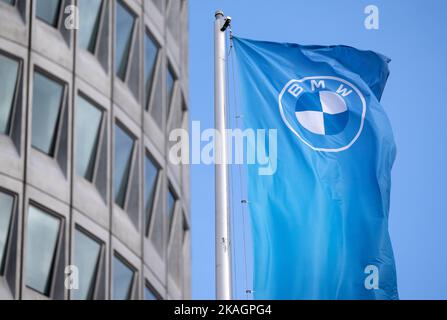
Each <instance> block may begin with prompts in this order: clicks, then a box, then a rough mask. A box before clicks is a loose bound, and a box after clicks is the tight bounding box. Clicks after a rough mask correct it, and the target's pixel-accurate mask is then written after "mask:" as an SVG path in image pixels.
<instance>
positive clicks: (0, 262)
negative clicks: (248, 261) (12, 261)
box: [0, 186, 18, 278]
mask: <svg viewBox="0 0 447 320" xmlns="http://www.w3.org/2000/svg"><path fill="white" fill-rule="evenodd" d="M0 192H1V193H3V194H6V195H8V196H11V197H12V198H13V203H12V209H11V218H10V222H9V226H8V231H7V234H6V241H5V248H4V251H3V256H0V278H3V277H5V272H6V266H7V264H8V260H9V258H10V257H9V255H10V246H11V241H12V239H11V237H12V233H11V230H12V227H13V225H14V219H15V217H16V213H17V210H18V194H17V193H15V192H13V191H10V190H8V189H5V188H3V187H1V186H0Z"/></svg>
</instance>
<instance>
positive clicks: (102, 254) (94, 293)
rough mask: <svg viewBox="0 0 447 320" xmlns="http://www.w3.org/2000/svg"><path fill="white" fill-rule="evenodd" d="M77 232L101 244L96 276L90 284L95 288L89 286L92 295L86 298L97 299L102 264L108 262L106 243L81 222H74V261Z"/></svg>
mask: <svg viewBox="0 0 447 320" xmlns="http://www.w3.org/2000/svg"><path fill="white" fill-rule="evenodd" d="M76 231H77V232H81V233H83V234H84V236H86V237H88V238H90V240H92V241H95V242H97V243H98V244H99V245H100V247H101V248H100V251H99V256H98V261H97V262H96V266H95V278H94V280H93V281H92V283H91V284H90V285H93V288H89V295H91V298H88V299H86V300H97V299H98V293H99V284H100V279H101V266H102V265H103V264H104V263H105V262H106V261H105V260H106V259H105V254H106V243H105V242H104V241H103V240H101V239H100V238H99V237H97V236H96V235H94V234H93V233H92V232H90V231H88V230H87V228H85V227H83V226H82V225H81V224H79V223H77V222H75V223H74V227H73V242H72V243H73V244H74V245H72V250H73V258H72V261H73V262H75V261H74V253H75V246H76V241H75V234H76ZM68 291H69V299H70V300H73V296H72V291H71V290H68Z"/></svg>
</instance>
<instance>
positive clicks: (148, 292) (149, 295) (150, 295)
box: [144, 285, 158, 300]
mask: <svg viewBox="0 0 447 320" xmlns="http://www.w3.org/2000/svg"><path fill="white" fill-rule="evenodd" d="M144 300H158V298H157V295H156V294H155V293H154V292H153V291H152V289H151V288H149V287H148V286H147V285H146V286H145V287H144Z"/></svg>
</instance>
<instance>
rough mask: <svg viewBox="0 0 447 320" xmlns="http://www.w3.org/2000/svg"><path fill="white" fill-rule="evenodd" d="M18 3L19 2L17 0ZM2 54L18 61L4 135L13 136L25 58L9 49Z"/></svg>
mask: <svg viewBox="0 0 447 320" xmlns="http://www.w3.org/2000/svg"><path fill="white" fill-rule="evenodd" d="M16 3H17V2H16ZM0 55H3V56H5V57H6V58H9V59H11V60H15V61H16V62H17V63H18V66H17V79H16V83H15V86H14V95H13V98H12V102H11V112H10V114H9V119H8V126H7V130H6V131H7V132H6V133H5V134H3V135H5V136H7V137H11V135H12V132H13V131H14V128H15V123H14V121H13V120H14V118H15V116H16V112H17V109H18V108H20V106H18V105H17V102H18V99H19V94H20V93H19V91H21V90H20V84H21V83H22V75H23V59H21V58H19V57H17V56H15V55H13V54H11V53H9V52H8V51H5V50H2V49H0Z"/></svg>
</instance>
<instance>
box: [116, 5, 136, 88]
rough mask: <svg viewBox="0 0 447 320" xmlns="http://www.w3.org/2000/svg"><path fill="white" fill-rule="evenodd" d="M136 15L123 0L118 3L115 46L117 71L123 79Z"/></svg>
mask: <svg viewBox="0 0 447 320" xmlns="http://www.w3.org/2000/svg"><path fill="white" fill-rule="evenodd" d="M134 26H135V16H134V15H133V13H131V11H130V10H129V9H128V8H127V7H126V6H125V5H124V4H123V3H122V2H121V1H118V2H117V3H116V26H115V35H116V48H115V52H116V54H115V72H116V74H117V76H118V77H119V78H120V79H121V80H123V81H124V80H125V78H126V71H127V64H128V60H129V53H130V49H131V47H132V36H133V29H134Z"/></svg>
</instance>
